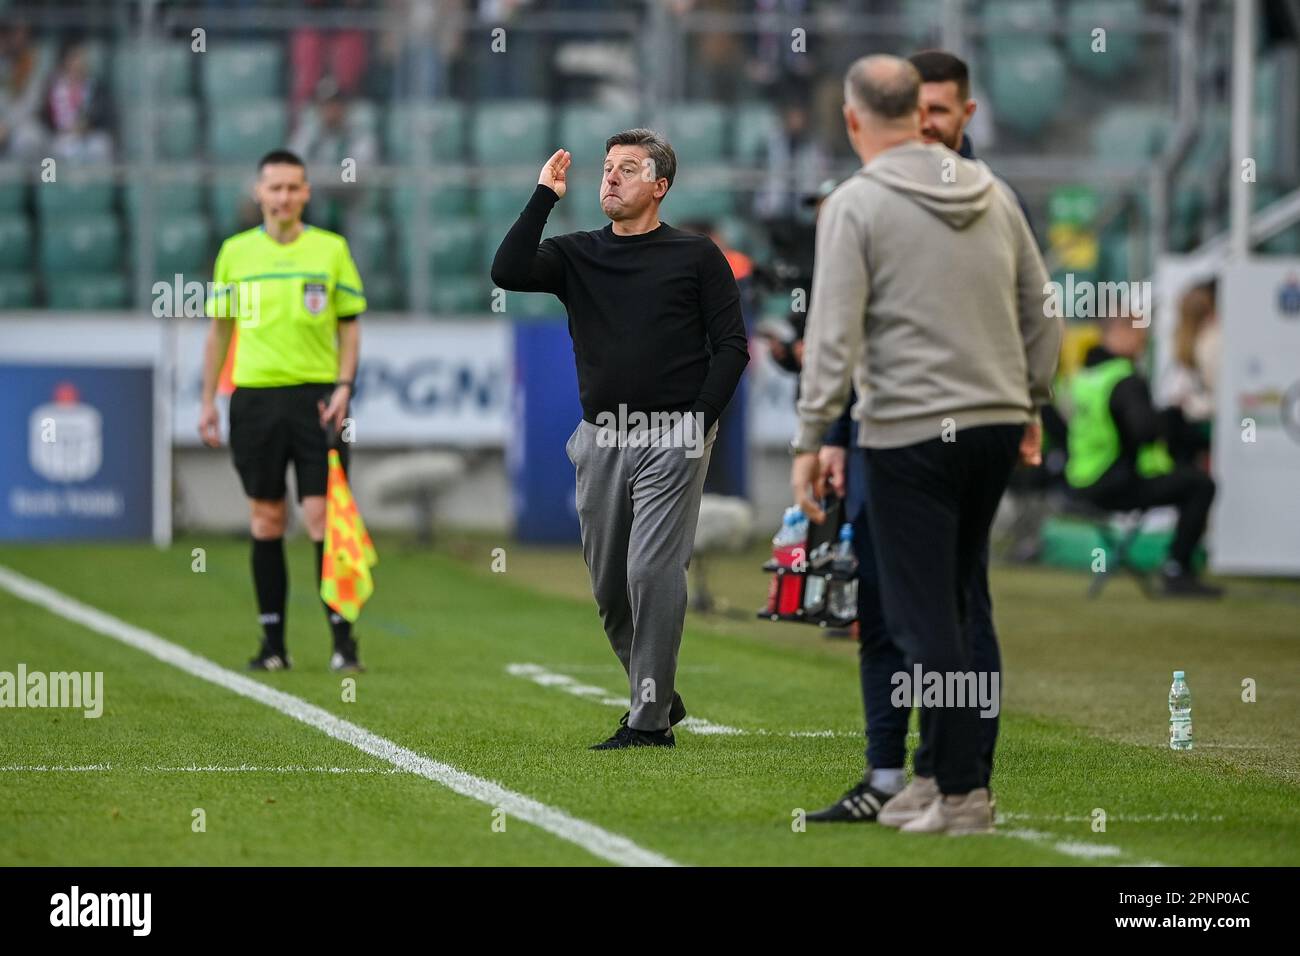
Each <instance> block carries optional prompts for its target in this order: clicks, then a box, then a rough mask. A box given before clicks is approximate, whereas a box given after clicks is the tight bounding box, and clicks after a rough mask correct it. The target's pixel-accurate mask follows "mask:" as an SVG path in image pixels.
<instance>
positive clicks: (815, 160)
mask: <svg viewBox="0 0 1300 956" xmlns="http://www.w3.org/2000/svg"><path fill="white" fill-rule="evenodd" d="M809 119H810V113H809V109H808V97H807V90H806V89H805V88H804V87H803V85H802V84H797V85H796V87H795V88H793V89H789V90H787V91H786V92H785V93H784V95H783V96H782V99H781V123H780V125H779V126H778V127H776V128H775V129H773V130H772V133H771V135H769V137H768V140H767V144H766V146H765V147H764V150H763V159H762V164H763V186H762V188H761V189H760V190H759V192H758V195H757V196H755V197H754V212H755V214H756V215H758V216H759V218H761V219H765V220H769V221H771V220H774V219H793V218H795V217H796V216H797V214H798V210H799V209H800V196H801V194H802V193H803V192H805V191H806V190H808V189H809V188H811V187H812V186H813V185H815V184H816V183H818V182H821V181H822V180H824V179H825V178H826V177H827V176H828V175H830V167H831V159H830V156H829V155H827V153H826V150H825V148H824V147H823V146H822V144H821V143H820V142H818V140H817V138H816V137H815V136H814V135H813V131H812V127H811V125H810V122H809Z"/></svg>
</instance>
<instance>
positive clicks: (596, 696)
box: [506, 664, 862, 737]
mask: <svg viewBox="0 0 1300 956" xmlns="http://www.w3.org/2000/svg"><path fill="white" fill-rule="evenodd" d="M506 673H507V674H510V675H511V676H513V677H522V678H524V679H525V680H530V681H532V682H533V683H534V684H538V685H540V686H542V687H551V688H554V689H556V690H562V691H564V693H566V694H572V695H573V696H574V697H582V698H584V699H585V700H593V701H595V702H596V703H599V704H606V705H608V706H610V707H622V708H623V709H624V710H626V709H627V703H628V702H627V699H626V698H622V697H615V696H613V695H612V694H611V693H610V692H609V691H607V690H605V689H604V688H603V687H594V686H592V685H591V684H584V683H582V682H581V681H579V680H575V679H574V678H572V677H570V676H569V675H568V674H560V673H558V672H556V671H552V670H548V669H547V668H545V667H543V666H542V665H540V664H507V665H506ZM677 726H679V727H682V728H684V729H686V730H689V731H691V732H692V733H697V734H715V735H723V736H737V735H751V734H752V735H754V736H758V737H860V736H862V735H861V734H856V733H853V734H846V733H843V732H841V731H838V730H790V731H782V730H742V729H741V728H739V727H731V726H729V725H727V724H715V723H714V722H713V721H711V720H705V719H704V718H703V717H687V718H685V719H684V720H682V722H681V723H680V724H678V725H677Z"/></svg>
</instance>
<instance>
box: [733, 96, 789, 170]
mask: <svg viewBox="0 0 1300 956" xmlns="http://www.w3.org/2000/svg"><path fill="white" fill-rule="evenodd" d="M780 125H781V118H780V116H779V115H778V114H777V111H776V110H775V109H774V108H773V107H772V106H771V105H770V104H768V103H762V102H755V103H742V104H741V105H740V107H739V108H738V109H737V110H736V158H737V159H739V160H742V161H744V162H750V163H752V162H757V161H758V160H760V159H762V158H763V154H764V153H765V152H766V150H767V143H768V140H769V139H770V138H771V136H772V133H773V132H774V131H775V130H776V129H777V128H778V127H779V126H780Z"/></svg>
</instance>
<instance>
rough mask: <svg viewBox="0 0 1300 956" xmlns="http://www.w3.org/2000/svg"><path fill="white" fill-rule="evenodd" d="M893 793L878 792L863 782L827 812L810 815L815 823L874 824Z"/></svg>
mask: <svg viewBox="0 0 1300 956" xmlns="http://www.w3.org/2000/svg"><path fill="white" fill-rule="evenodd" d="M892 796H893V794H892V793H885V792H884V791H882V790H876V789H875V788H874V787H872V786H871V785H870V784H869V783H867V781H865V780H863V781H862V782H861V783H859V784H858V785H857V786H855V787H853V788H852V789H851V790H849V791H848V792H847V793H846V794H844V796H842V797H840V798H839V799H838V800H836V801H835V802H834V803H832V804H831V805H830V806H829V807H827V808H826V809H825V810H818V811H817V812H816V813H810V814H808V819H809V820H811V821H812V822H814V823H874V822H875V820H876V814H878V813H879V812H880V808H881V807H883V806H884V805H885V803H886V802H887V801H888V800H889V798H890V797H892Z"/></svg>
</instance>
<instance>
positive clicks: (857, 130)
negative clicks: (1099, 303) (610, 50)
mask: <svg viewBox="0 0 1300 956" xmlns="http://www.w3.org/2000/svg"><path fill="white" fill-rule="evenodd" d="M920 83H921V80H920V76H919V75H918V73H917V71H916V68H915V67H913V66H912V65H911V64H910V63H908V62H907V61H906V60H902V59H898V58H895V57H889V56H871V57H864V58H863V59H861V60H858V61H857V62H855V63H854V64H853V65H852V66H851V67H850V68H849V71H848V74H847V76H846V78H845V104H844V118H845V124H846V127H847V131H848V136H849V140H850V142H851V143H852V145H853V148H854V151H855V152H856V153H857V154H858V156H859V158H860V159H861V160H862V164H863V165H862V168H861V169H859V170H858V171H857V173H855V174H854V175H853V176H851V177H849V179H847V180H846V181H845V182H844V183H843V184H841V185H840V186H839V187H838V188H837V189H836V190H835V191H834V192H833V193H832V194H831V195H830V197H828V199H827V200H826V204H825V206H824V208H823V209H822V212H821V216H820V218H819V220H818V226H817V250H816V267H815V273H814V277H813V287H812V296H811V300H810V309H809V314H808V326H807V333H806V336H805V340H804V365H803V373H802V376H801V382H800V401H799V433H798V435H797V436H796V438H795V441H794V443H793V446H792V450H793V452H794V455H795V459H794V465H793V468H792V476H791V477H792V485H793V489H794V494H795V500H796V502H797V503H798V504H799V505H800V507H802V508H803V509H804V511H805V512H806V513H808V514H809V515H810V517H811V518H812V519H813V520H815V521H816V520H820V519H821V518H822V517H823V515H822V513H821V511H820V509H819V508H818V506H817V504H816V501H815V500H814V497H813V496H814V495H816V496H818V497H820V496H821V494H823V492H824V479H823V476H822V475H821V474H820V469H819V466H818V462H817V451H818V449H819V447H820V444H821V436H822V435H823V434H825V431H826V427H827V425H828V424H829V423H830V422H831V421H833V420H834V419H835V417H836V416H837V415H838V414H839V412H840V411H841V410H842V409H843V408H844V405H845V402H846V401H847V398H848V393H849V385H850V379H852V382H853V384H854V385H855V386H856V389H857V394H858V396H859V399H858V403H857V406H856V407H855V409H854V413H853V414H854V418H855V419H856V420H857V421H858V424H859V428H858V433H859V441H860V443H861V444H862V445H863V446H864V447H865V449H866V451H865V454H866V459H867V474H868V482H869V486H868V487H869V499H870V507H871V514H870V517H871V522H872V528H873V538H874V544H875V548H876V554H877V559H878V565H879V569H880V578H881V591H882V599H883V603H884V608H885V617H886V621H887V623H888V626H889V631H890V633H891V635H893V636H894V639H895V640H896V641H897V642H898V643H899V645H900V646H901V648H902V650H903V651H904V653H905V654H906V656H907V660H908V664H909V672H908V673H906V674H900V675H897V677H898V687H899V691H900V694H902V695H903V696H905V698H906V700H907V701H908V702H910V701H911V700H912V698H913V696H915V697H917V698H918V699H920V700H921V702H922V708H921V734H922V739H923V741H924V742H925V745H926V746H927V748H929V749H930V750H931V752H932V753H933V755H934V766H935V776H934V779H933V780H930V779H928V778H925V779H921V778H918V780H914V781H913V784H912V785H909V787H908V788H906V789H905V790H904V791H903V792H902V793H901V794H899V795H898V796H897V797H895V798H894V799H893V800H891V801H890V802H889V803H887V804H886V805H885V808H884V810H882V811H881V814H880V818H879V819H880V822H881V823H884V824H886V825H890V824H892V825H895V826H900V825H901V826H902V828H903V829H904V830H905V831H908V832H949V833H973V832H985V831H987V830H988V829H991V827H992V823H993V811H992V804H991V801H990V797H989V791H988V789H987V787H986V786H985V785H984V782H983V780H982V779H981V773H980V761H981V757H980V737H979V724H978V721H979V720H980V719H981V714H983V715H984V716H985V717H988V716H995V715H996V703H995V704H994V706H993V708H992V713H990V708H989V707H988V706H987V704H988V702H989V701H990V700H992V701H996V699H997V692H998V688H997V687H996V686H994V687H989V686H988V684H989V683H990V680H992V682H994V683H995V682H996V677H995V676H994V675H990V674H984V675H980V674H977V673H975V672H973V671H972V670H971V664H970V647H969V646H967V645H966V642H965V641H964V640H963V636H962V635H963V629H962V618H963V615H964V611H965V609H964V606H963V605H964V594H963V588H962V587H961V582H965V581H966V580H967V579H968V578H969V577H970V573H971V568H972V566H973V564H974V562H975V560H976V558H977V556H978V552H979V549H980V547H981V546H982V544H983V542H984V541H985V539H986V538H987V535H988V530H989V525H990V524H991V523H992V520H993V514H994V512H995V511H996V509H997V505H998V501H999V500H1000V499H1001V497H1002V492H1003V491H1004V490H1005V488H1006V483H1007V479H1008V477H1009V476H1010V473H1011V469H1012V468H1013V467H1014V465H1015V463H1016V460H1017V457H1020V458H1021V459H1023V460H1026V461H1033V460H1035V459H1036V458H1037V456H1038V453H1039V441H1040V438H1039V436H1040V432H1039V428H1038V424H1037V409H1038V407H1039V406H1041V405H1042V404H1044V403H1046V402H1047V401H1048V400H1049V399H1050V398H1051V380H1052V376H1053V374H1054V373H1055V369H1056V361H1057V355H1058V352H1059V348H1060V336H1061V326H1060V322H1059V320H1056V319H1052V318H1048V317H1047V315H1046V311H1045V309H1044V307H1043V302H1044V286H1045V284H1046V283H1047V274H1046V270H1045V269H1044V267H1043V262H1042V258H1041V257H1040V256H1039V253H1038V248H1037V245H1036V244H1035V243H1034V240H1033V236H1032V233H1031V232H1030V230H1029V225H1028V223H1027V222H1026V221H1025V218H1024V214H1023V213H1022V212H1021V210H1020V207H1019V204H1018V203H1017V201H1016V199H1015V196H1014V194H1013V193H1012V192H1011V190H1010V188H1009V187H1008V186H1007V185H1006V184H1005V183H1003V182H1001V181H1000V180H998V179H997V178H996V177H994V176H993V175H992V174H991V173H990V172H989V170H988V167H986V166H985V165H984V164H983V163H979V162H973V161H970V160H965V159H962V158H961V157H960V156H957V155H956V154H955V153H953V152H952V151H951V150H948V149H946V148H944V147H943V146H940V145H937V144H925V143H923V142H922V140H921V135H920V113H919V91H920ZM932 692H933V693H932ZM981 701H984V706H982V705H981Z"/></svg>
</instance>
